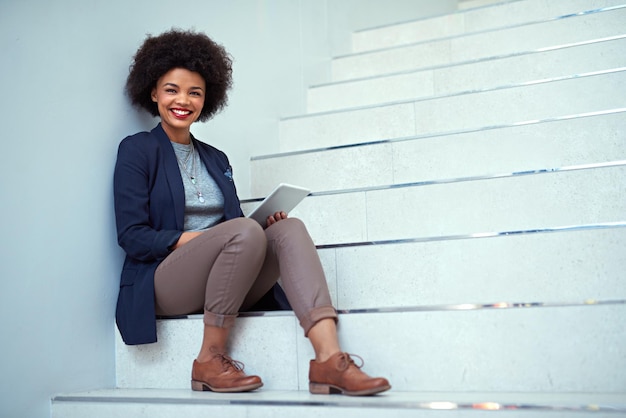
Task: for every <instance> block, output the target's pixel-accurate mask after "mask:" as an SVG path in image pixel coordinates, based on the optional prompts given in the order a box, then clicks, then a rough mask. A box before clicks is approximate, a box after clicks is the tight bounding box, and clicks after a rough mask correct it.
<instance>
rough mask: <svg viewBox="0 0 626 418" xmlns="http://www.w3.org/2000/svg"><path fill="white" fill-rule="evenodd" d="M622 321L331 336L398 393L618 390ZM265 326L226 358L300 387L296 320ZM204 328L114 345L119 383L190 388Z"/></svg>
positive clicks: (419, 326)
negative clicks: (136, 343)
mask: <svg viewBox="0 0 626 418" xmlns="http://www.w3.org/2000/svg"><path fill="white" fill-rule="evenodd" d="M624 314H626V307H625V306H624V305H615V306H589V307H584V306H583V307H579V308H571V307H570V308H567V309H566V308H541V309H510V310H493V309H491V310H482V311H447V312H403V313H385V314H382V313H381V314H371V315H342V316H341V317H340V322H339V330H340V342H341V344H342V346H343V347H344V349H345V350H346V351H348V352H351V353H358V354H359V355H361V356H362V357H364V358H365V361H366V364H365V370H366V371H367V372H368V373H369V374H372V375H384V376H387V377H388V378H389V379H390V381H391V383H392V385H393V387H394V390H397V391H407V390H417V391H469V392H471V391H478V390H489V391H520V392H523V391H529V392H541V391H563V392H579V391H580V392H585V391H593V392H596V391H597V392H602V391H605V392H612V391H613V392H617V391H619V390H622V389H623V388H624V387H625V384H626V377H625V375H624V374H623V373H622V370H623V369H624V367H626V364H624V358H626V351H625V350H626V346H624V344H623V341H624V339H625V338H626V331H625V329H624V328H623V327H622V328H619V329H616V328H615V327H614V324H616V323H619V321H620V318H622V317H623V316H624ZM267 319H268V318H240V319H239V320H238V324H237V325H236V328H235V329H234V330H233V341H232V345H233V349H232V355H233V357H234V358H237V359H239V360H241V361H243V362H244V363H245V364H246V365H247V367H246V370H247V371H248V372H249V373H258V374H259V375H261V376H262V377H263V378H264V383H265V386H264V388H265V389H266V390H307V387H308V364H309V360H310V359H311V358H313V357H312V355H313V352H312V349H311V348H310V345H309V343H308V341H307V340H306V339H305V338H304V336H303V335H302V331H301V330H300V329H296V328H297V327H296V325H295V323H296V320H295V318H294V317H291V316H286V317H275V318H272V320H271V321H268V320H267ZM275 319H278V320H276V321H274V320H275ZM202 326H203V325H202V321H201V319H192V320H180V321H163V322H160V323H159V332H160V334H161V337H162V338H163V339H164V340H166V341H167V343H163V344H161V343H157V344H152V345H150V346H148V347H145V348H141V349H138V348H137V347H118V357H117V360H118V363H117V364H118V366H117V367H118V370H117V372H118V385H120V387H128V386H127V385H128V384H130V385H132V387H137V388H153V387H158V388H176V387H180V388H188V387H189V373H190V368H191V362H192V360H193V358H194V356H195V355H196V351H197V350H198V348H199V344H200V338H201V334H202V332H201V331H202ZM407 330H412V332H407ZM598 344H600V345H601V346H602V347H603V353H604V354H603V356H601V357H599V356H598V353H597V347H598ZM572 347H576V351H572ZM139 350H141V352H139ZM277 365H278V367H277ZM398 365H402V367H398ZM512 367H514V369H515V372H514V373H512V372H510V370H511V368H512ZM296 376H299V377H296ZM496 376H497V378H495V377H496ZM581 376H584V378H581ZM294 378H295V381H294Z"/></svg>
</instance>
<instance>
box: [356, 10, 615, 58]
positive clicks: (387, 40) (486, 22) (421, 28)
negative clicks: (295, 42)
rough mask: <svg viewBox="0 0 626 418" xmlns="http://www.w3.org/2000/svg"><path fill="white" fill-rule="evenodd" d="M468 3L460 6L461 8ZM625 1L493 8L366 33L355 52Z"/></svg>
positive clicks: (359, 38) (358, 38)
mask: <svg viewBox="0 0 626 418" xmlns="http://www.w3.org/2000/svg"><path fill="white" fill-rule="evenodd" d="M463 3H467V2H460V5H462V4H463ZM623 4H624V1H623V0H568V1H553V0H526V1H511V2H502V3H500V4H496V5H493V6H492V7H484V8H481V9H478V10H465V11H463V12H459V13H453V14H449V15H444V16H437V17H433V18H428V19H421V20H417V21H411V22H406V23H401V24H396V25H388V26H383V27H378V28H373V29H365V30H361V31H357V32H355V33H353V34H352V50H353V52H355V53H357V52H366V51H371V50H377V49H384V48H390V47H396V46H400V45H407V44H411V43H417V42H425V41H432V40H434V39H438V38H446V37H451V36H458V35H466V34H471V33H475V32H480V31H487V30H494V29H498V28H506V27H507V26H516V25H523V24H528V23H529V22H538V21H542V20H549V19H555V18H557V17H558V16H566V15H572V14H576V13H580V12H582V11H585V10H587V11H589V10H597V9H600V8H606V7H612V6H619V5H623Z"/></svg>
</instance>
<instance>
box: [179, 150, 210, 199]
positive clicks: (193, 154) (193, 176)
mask: <svg viewBox="0 0 626 418" xmlns="http://www.w3.org/2000/svg"><path fill="white" fill-rule="evenodd" d="M189 144H190V145H191V151H190V152H189V153H188V154H187V157H185V161H181V160H180V159H179V158H178V156H176V159H177V160H178V164H180V165H181V166H182V168H183V171H184V172H185V174H186V175H187V177H189V181H191V184H193V187H194V188H195V189H196V196H198V201H199V202H200V203H204V202H205V201H206V200H205V199H204V195H203V194H202V191H201V190H200V187H198V184H197V180H196V179H197V178H198V176H197V175H196V173H197V168H198V167H197V166H198V165H199V163H198V164H196V149H195V147H194V146H193V141H192V140H191V139H190V140H189ZM189 158H191V172H190V171H189V170H188V169H187V163H188V162H189ZM198 158H200V155H198Z"/></svg>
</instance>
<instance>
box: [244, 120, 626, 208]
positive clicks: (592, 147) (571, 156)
mask: <svg viewBox="0 0 626 418" xmlns="http://www.w3.org/2000/svg"><path fill="white" fill-rule="evenodd" d="M624 126H626V112H623V113H617V114H611V115H600V116H593V117H586V118H576V119H571V120H564V121H558V122H550V123H540V124H534V125H525V126H515V127H510V128H501V129H490V130H484V131H479V132H471V133H464V134H457V135H447V136H440V137H432V138H422V139H416V140H411V141H399V142H392V143H386V144H376V145H366V146H355V147H348V148H341V149H331V150H327V151H320V152H313V153H304V154H295V155H287V156H276V157H273V158H266V159H258V160H253V161H252V162H251V173H252V174H251V175H252V178H253V179H254V182H253V188H252V195H253V196H266V195H267V194H268V193H269V192H270V191H271V190H272V189H273V188H274V187H275V185H276V184H279V183H281V182H286V183H292V184H300V185H303V186H306V187H308V188H310V189H311V190H313V191H329V190H341V189H351V188H359V187H372V186H381V185H390V184H402V183H410V182H419V181H432V180H440V179H454V178H463V177H473V176H479V175H489V174H500V173H513V172H520V171H527V170H539V169H546V168H558V167H565V166H572V165H580V164H589V163H600V162H606V161H618V160H626V132H625V131H624ZM320 173H324V175H322V176H320V175H319V174H320ZM244 206H246V207H249V208H250V209H251V208H252V207H254V206H256V204H250V205H244Z"/></svg>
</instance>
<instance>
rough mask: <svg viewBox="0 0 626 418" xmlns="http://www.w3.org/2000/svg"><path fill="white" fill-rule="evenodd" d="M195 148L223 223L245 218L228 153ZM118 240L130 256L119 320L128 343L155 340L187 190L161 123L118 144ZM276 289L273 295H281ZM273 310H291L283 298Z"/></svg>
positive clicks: (203, 146)
mask: <svg viewBox="0 0 626 418" xmlns="http://www.w3.org/2000/svg"><path fill="white" fill-rule="evenodd" d="M192 141H193V143H194V146H195V147H196V149H197V150H198V153H199V155H200V158H201V160H202V162H203V163H204V165H205V166H206V168H207V170H208V172H209V174H210V175H211V176H212V177H213V179H214V180H215V182H216V183H217V185H218V186H219V188H220V189H221V191H222V193H223V195H224V220H228V219H233V218H237V217H240V216H243V213H242V211H241V206H240V202H239V198H238V197H237V191H236V189H235V184H234V182H233V176H232V169H231V166H230V163H229V162H228V158H227V157H226V154H224V153H223V152H222V151H220V150H218V149H216V148H214V147H212V146H210V145H207V144H205V143H202V142H199V141H197V140H196V139H195V138H193V137H192ZM113 186H114V187H113V189H114V203H115V217H116V224H117V239H118V243H119V245H120V246H121V247H122V248H123V249H124V251H125V252H126V259H125V260H124V266H123V269H122V275H121V280H120V291H119V296H118V300H117V309H116V314H115V317H116V322H117V326H118V329H119V330H120V334H121V335H122V339H123V340H124V342H125V343H126V344H146V343H152V342H156V340H157V336H156V315H155V308H154V272H155V270H156V268H157V266H158V265H159V263H160V262H161V261H163V260H164V259H165V257H167V256H168V255H169V254H170V252H171V247H172V246H173V245H174V244H176V242H177V241H178V238H179V237H180V235H181V234H182V232H183V225H184V216H185V190H184V187H183V180H182V177H181V174H180V169H179V167H178V162H177V160H176V154H175V153H174V149H173V147H172V145H171V144H170V140H169V138H168V136H167V134H166V133H165V131H164V130H163V128H162V127H161V124H159V125H158V126H157V127H156V128H154V129H153V130H152V131H151V132H140V133H138V134H135V135H132V136H128V137H126V138H125V139H124V140H122V142H121V143H120V145H119V148H118V154H117V162H116V165H115V174H114V180H113ZM281 290H282V289H280V290H278V289H274V292H278V293H281ZM277 297H278V298H279V299H281V303H279V304H275V305H274V306H273V307H275V308H279V309H281V308H282V309H288V306H285V303H286V299H284V294H277Z"/></svg>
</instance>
